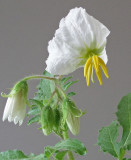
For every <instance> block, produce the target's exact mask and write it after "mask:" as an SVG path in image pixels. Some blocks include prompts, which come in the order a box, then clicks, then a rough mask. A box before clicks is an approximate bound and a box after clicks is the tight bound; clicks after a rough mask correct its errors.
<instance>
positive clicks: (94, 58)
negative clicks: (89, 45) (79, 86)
mask: <svg viewBox="0 0 131 160" xmlns="http://www.w3.org/2000/svg"><path fill="white" fill-rule="evenodd" d="M93 62H94V67H95V69H96V71H98V67H99V62H98V56H93Z"/></svg>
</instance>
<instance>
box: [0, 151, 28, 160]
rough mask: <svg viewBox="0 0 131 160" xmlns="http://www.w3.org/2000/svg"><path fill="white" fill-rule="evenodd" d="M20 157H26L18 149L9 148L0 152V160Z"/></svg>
mask: <svg viewBox="0 0 131 160" xmlns="http://www.w3.org/2000/svg"><path fill="white" fill-rule="evenodd" d="M22 158H28V157H27V156H26V155H25V154H24V153H23V152H22V151H19V150H13V151H11V150H9V151H6V152H1V153H0V160H11V159H13V160H14V159H22Z"/></svg>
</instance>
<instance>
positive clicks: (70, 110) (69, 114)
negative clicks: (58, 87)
mask: <svg viewBox="0 0 131 160" xmlns="http://www.w3.org/2000/svg"><path fill="white" fill-rule="evenodd" d="M62 111H63V120H64V121H66V123H67V125H68V128H69V129H70V131H71V132H72V134H73V135H77V134H78V133H79V130H80V119H79V117H80V116H81V115H82V112H81V111H80V110H79V109H77V107H76V105H75V103H74V102H73V101H71V100H70V99H69V98H66V99H65V100H64V102H63V106H62Z"/></svg>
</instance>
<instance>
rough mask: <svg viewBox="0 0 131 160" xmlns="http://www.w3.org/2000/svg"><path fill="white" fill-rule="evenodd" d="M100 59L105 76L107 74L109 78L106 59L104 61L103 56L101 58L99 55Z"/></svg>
mask: <svg viewBox="0 0 131 160" xmlns="http://www.w3.org/2000/svg"><path fill="white" fill-rule="evenodd" d="M98 60H99V64H100V66H101V68H102V70H103V72H104V74H105V76H106V77H107V78H109V74H108V71H107V67H106V65H105V63H104V61H103V60H102V59H101V58H99V57H98Z"/></svg>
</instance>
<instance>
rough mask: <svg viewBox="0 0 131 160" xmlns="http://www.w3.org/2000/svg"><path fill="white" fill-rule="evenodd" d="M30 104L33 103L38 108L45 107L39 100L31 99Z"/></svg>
mask: <svg viewBox="0 0 131 160" xmlns="http://www.w3.org/2000/svg"><path fill="white" fill-rule="evenodd" d="M29 102H31V104H32V105H35V106H38V107H43V103H42V102H41V101H39V100H36V99H29Z"/></svg>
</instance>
